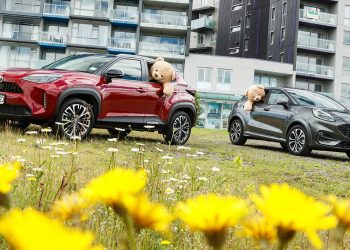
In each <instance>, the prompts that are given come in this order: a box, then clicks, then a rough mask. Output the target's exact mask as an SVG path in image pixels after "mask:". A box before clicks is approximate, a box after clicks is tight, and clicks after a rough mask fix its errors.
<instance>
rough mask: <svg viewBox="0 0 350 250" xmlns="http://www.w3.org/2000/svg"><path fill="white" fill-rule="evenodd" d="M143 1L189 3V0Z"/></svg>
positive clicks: (150, 0)
mask: <svg viewBox="0 0 350 250" xmlns="http://www.w3.org/2000/svg"><path fill="white" fill-rule="evenodd" d="M144 2H162V3H178V4H189V3H190V1H189V0H144Z"/></svg>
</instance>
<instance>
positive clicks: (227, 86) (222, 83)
mask: <svg viewBox="0 0 350 250" xmlns="http://www.w3.org/2000/svg"><path fill="white" fill-rule="evenodd" d="M231 72H232V70H230V69H218V81H217V86H216V89H217V90H219V91H230V90H231Z"/></svg>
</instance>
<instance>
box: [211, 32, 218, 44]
mask: <svg viewBox="0 0 350 250" xmlns="http://www.w3.org/2000/svg"><path fill="white" fill-rule="evenodd" d="M216 37H217V34H216V32H213V33H212V34H211V37H210V43H216Z"/></svg>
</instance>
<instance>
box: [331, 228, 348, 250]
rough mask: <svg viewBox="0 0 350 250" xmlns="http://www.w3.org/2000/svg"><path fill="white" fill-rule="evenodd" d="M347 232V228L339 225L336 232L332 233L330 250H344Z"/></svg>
mask: <svg viewBox="0 0 350 250" xmlns="http://www.w3.org/2000/svg"><path fill="white" fill-rule="evenodd" d="M345 231H346V228H345V227H344V226H343V225H342V224H338V226H337V227H336V228H335V229H334V230H332V231H330V234H329V237H330V242H329V249H331V250H333V249H343V240H344V235H345Z"/></svg>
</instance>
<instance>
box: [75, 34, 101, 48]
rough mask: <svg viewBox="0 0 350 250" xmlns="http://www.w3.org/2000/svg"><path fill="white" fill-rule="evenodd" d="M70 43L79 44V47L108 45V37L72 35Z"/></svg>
mask: <svg viewBox="0 0 350 250" xmlns="http://www.w3.org/2000/svg"><path fill="white" fill-rule="evenodd" d="M70 43H71V44H72V45H79V47H107V38H106V37H100V38H98V37H97V38H92V37H75V36H72V37H71V41H70Z"/></svg>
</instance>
